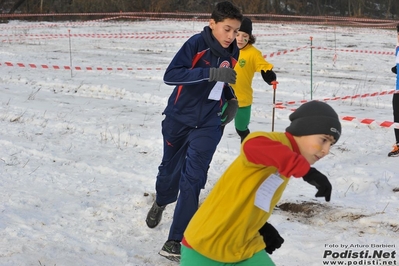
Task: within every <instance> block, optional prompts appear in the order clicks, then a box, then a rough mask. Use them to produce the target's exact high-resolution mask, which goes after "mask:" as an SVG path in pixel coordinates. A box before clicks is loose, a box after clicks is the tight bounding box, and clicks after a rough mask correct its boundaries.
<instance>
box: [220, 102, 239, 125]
mask: <svg viewBox="0 0 399 266" xmlns="http://www.w3.org/2000/svg"><path fill="white" fill-rule="evenodd" d="M237 110H238V101H237V99H234V98H233V99H230V100H228V101H227V102H226V103H225V104H224V105H223V107H222V117H221V118H220V119H221V120H222V126H225V125H227V124H228V123H230V122H231V121H232V120H233V119H234V117H235V116H236V114H237Z"/></svg>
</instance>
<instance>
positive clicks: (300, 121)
mask: <svg viewBox="0 0 399 266" xmlns="http://www.w3.org/2000/svg"><path fill="white" fill-rule="evenodd" d="M289 118H290V121H291V124H290V125H289V126H288V127H287V128H286V131H287V132H288V133H291V134H292V135H293V136H307V135H315V134H325V135H330V136H333V137H334V139H335V143H336V142H337V141H338V139H339V137H340V136H341V123H340V121H339V118H338V115H337V113H336V112H335V111H334V109H333V108H332V107H331V106H330V105H328V104H326V103H325V102H319V101H310V102H307V103H304V104H302V105H301V106H299V108H298V109H296V110H295V112H293V113H292V114H291V115H290V116H289Z"/></svg>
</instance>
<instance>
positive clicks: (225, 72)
mask: <svg viewBox="0 0 399 266" xmlns="http://www.w3.org/2000/svg"><path fill="white" fill-rule="evenodd" d="M236 79H237V73H236V71H235V70H234V69H232V68H228V67H220V68H214V67H212V68H210V69H209V82H211V81H223V82H226V83H231V84H235V83H236Z"/></svg>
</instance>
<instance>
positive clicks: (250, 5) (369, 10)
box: [0, 0, 399, 19]
mask: <svg viewBox="0 0 399 266" xmlns="http://www.w3.org/2000/svg"><path fill="white" fill-rule="evenodd" d="M220 1H221V0H218V1H215V0H14V1H12V0H0V13H3V14H16V13H23V14H49V13H99V12H102V13H107V12H120V11H122V12H198V13H211V12H212V10H213V9H214V6H215V5H216V3H218V2H220ZM231 2H233V3H234V4H236V5H237V6H238V7H240V8H241V10H242V13H243V14H266V13H268V14H278V15H301V16H303V15H307V16H342V17H356V18H378V19H396V18H397V15H396V14H397V13H398V11H399V1H398V0H251V1H248V0H231Z"/></svg>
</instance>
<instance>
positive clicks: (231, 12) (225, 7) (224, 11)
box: [211, 1, 243, 23]
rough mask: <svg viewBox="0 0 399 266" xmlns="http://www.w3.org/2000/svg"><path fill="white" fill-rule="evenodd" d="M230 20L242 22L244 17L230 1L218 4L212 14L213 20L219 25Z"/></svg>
mask: <svg viewBox="0 0 399 266" xmlns="http://www.w3.org/2000/svg"><path fill="white" fill-rule="evenodd" d="M228 18H229V19H236V20H239V21H240V22H241V21H242V18H243V15H242V13H241V11H240V9H239V8H238V7H237V6H235V5H234V4H233V3H231V2H229V1H223V2H219V3H217V4H216V7H215V9H214V10H213V12H212V15H211V19H213V20H214V21H215V22H216V23H218V22H221V21H223V20H225V19H228Z"/></svg>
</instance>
